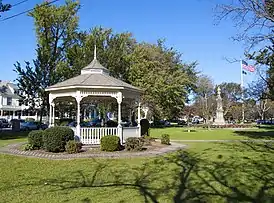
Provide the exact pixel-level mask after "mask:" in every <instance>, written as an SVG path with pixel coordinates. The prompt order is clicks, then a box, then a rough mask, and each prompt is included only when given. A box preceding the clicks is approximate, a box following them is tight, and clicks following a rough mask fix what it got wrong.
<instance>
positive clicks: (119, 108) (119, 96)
mask: <svg viewBox="0 0 274 203" xmlns="http://www.w3.org/2000/svg"><path fill="white" fill-rule="evenodd" d="M116 99H117V103H118V136H119V137H120V140H121V142H123V138H122V135H123V128H122V124H121V123H122V112H121V104H122V101H123V95H122V92H118V93H117V98H116Z"/></svg>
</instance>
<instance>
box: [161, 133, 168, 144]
mask: <svg viewBox="0 0 274 203" xmlns="http://www.w3.org/2000/svg"><path fill="white" fill-rule="evenodd" d="M161 144H166V145H170V136H169V135H168V134H163V135H162V136H161Z"/></svg>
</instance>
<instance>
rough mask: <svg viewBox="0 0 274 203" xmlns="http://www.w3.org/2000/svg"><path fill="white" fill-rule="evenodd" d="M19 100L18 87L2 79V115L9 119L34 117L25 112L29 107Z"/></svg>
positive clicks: (0, 107) (0, 89)
mask: <svg viewBox="0 0 274 203" xmlns="http://www.w3.org/2000/svg"><path fill="white" fill-rule="evenodd" d="M19 100H20V96H19V95H18V87H17V86H16V85H15V84H14V83H12V82H10V81H1V80H0V117H1V118H6V119H8V120H10V119H12V118H20V117H21V118H22V117H23V118H24V117H33V116H28V115H25V114H24V113H25V112H24V111H25V110H27V109H28V107H27V106H25V105H21V104H20V102H19Z"/></svg>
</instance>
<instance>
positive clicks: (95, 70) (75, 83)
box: [47, 47, 141, 92]
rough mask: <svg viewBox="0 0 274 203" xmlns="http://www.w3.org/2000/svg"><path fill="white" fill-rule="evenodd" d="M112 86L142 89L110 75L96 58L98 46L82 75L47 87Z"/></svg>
mask: <svg viewBox="0 0 274 203" xmlns="http://www.w3.org/2000/svg"><path fill="white" fill-rule="evenodd" d="M95 86H96V87H103V88H104V87H106V88H107V87H112V88H117V89H124V88H126V89H131V90H133V91H138V92H141V89H139V88H137V87H134V86H132V85H130V84H128V83H126V82H124V81H122V80H119V79H116V78H114V77H112V76H110V75H109V70H108V69H107V68H105V67H104V66H102V65H101V64H100V62H99V61H98V60H97V59H96V47H95V50H94V59H93V61H92V62H91V63H90V64H89V65H87V66H86V67H84V68H83V69H82V71H81V75H78V76H76V77H73V78H70V79H68V80H65V81H63V82H60V83H57V84H55V85H52V86H50V87H48V88H47V90H52V89H58V88H70V87H72V88H73V87H90V88H92V87H95Z"/></svg>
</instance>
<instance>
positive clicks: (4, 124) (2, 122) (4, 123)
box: [0, 118, 10, 128]
mask: <svg viewBox="0 0 274 203" xmlns="http://www.w3.org/2000/svg"><path fill="white" fill-rule="evenodd" d="M0 127H1V128H8V127H10V124H9V122H8V121H7V119H4V118H0Z"/></svg>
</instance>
